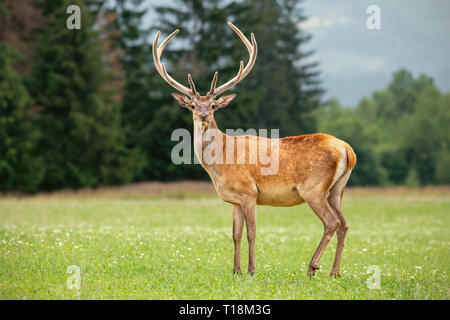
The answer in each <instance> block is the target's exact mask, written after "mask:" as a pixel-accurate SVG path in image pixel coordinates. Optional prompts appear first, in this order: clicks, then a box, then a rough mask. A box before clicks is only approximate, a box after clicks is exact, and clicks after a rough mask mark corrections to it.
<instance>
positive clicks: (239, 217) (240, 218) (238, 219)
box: [233, 204, 244, 273]
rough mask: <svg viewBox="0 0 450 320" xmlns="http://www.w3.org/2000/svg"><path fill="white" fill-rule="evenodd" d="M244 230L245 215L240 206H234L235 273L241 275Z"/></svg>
mask: <svg viewBox="0 0 450 320" xmlns="http://www.w3.org/2000/svg"><path fill="white" fill-rule="evenodd" d="M243 228H244V213H243V212H242V208H241V206H240V205H237V204H233V242H234V267H233V272H234V273H241V239H242V230H243Z"/></svg>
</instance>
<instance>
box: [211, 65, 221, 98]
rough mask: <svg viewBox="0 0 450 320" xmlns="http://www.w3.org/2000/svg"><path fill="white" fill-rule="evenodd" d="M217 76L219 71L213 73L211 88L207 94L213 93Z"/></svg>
mask: <svg viewBox="0 0 450 320" xmlns="http://www.w3.org/2000/svg"><path fill="white" fill-rule="evenodd" d="M218 76H219V73H218V72H217V71H216V72H215V73H214V78H213V80H212V82H211V90H209V94H210V95H213V94H214V90H216V84H217V77H218Z"/></svg>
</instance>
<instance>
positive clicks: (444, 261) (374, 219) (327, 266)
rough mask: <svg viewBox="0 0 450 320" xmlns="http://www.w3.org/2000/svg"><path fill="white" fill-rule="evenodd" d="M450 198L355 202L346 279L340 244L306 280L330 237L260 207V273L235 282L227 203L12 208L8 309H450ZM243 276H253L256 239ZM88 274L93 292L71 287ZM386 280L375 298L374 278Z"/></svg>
mask: <svg viewBox="0 0 450 320" xmlns="http://www.w3.org/2000/svg"><path fill="white" fill-rule="evenodd" d="M449 214H450V196H449V194H448V193H447V192H444V193H437V194H433V193H432V194H425V195H420V193H416V194H414V195H408V193H407V192H406V193H404V194H389V193H380V192H374V193H372V194H371V193H366V192H362V193H357V192H356V193H355V192H353V193H349V195H346V196H345V197H344V215H345V216H346V218H347V221H348V223H349V225H350V229H349V232H348V235H347V242H346V247H345V249H344V254H343V259H342V265H341V274H342V278H338V279H334V278H330V277H329V276H328V275H329V272H330V270H331V265H332V262H333V258H334V250H335V246H336V239H335V237H334V238H333V240H332V242H331V243H330V245H329V246H328V248H327V249H326V251H325V253H324V255H323V257H322V259H321V269H320V270H319V272H318V274H317V275H316V276H314V277H312V278H309V277H307V276H306V271H307V266H308V263H309V260H310V258H311V256H312V254H313V252H314V250H315V248H316V246H317V244H318V242H319V240H320V238H321V236H322V224H321V223H320V221H319V220H318V219H317V217H316V216H315V215H314V214H313V213H312V211H311V210H310V209H309V207H308V206H307V205H301V206H297V207H292V208H274V207H258V226H257V238H256V260H257V270H258V273H257V274H256V275H255V276H253V277H252V276H250V275H248V274H243V275H233V274H232V272H231V270H232V264H233V242H232V238H231V226H232V217H231V207H230V205H229V204H226V203H223V202H221V201H220V200H218V199H217V198H216V197H212V196H197V197H192V198H191V197H186V198H184V197H178V196H173V197H167V196H166V197H160V198H155V197H152V198H150V199H145V198H143V197H136V198H129V197H128V198H114V197H99V198H92V197H78V196H69V197H31V198H21V199H20V198H8V197H7V198H3V199H0V298H1V299H448V298H449V292H450V291H449V282H448V273H449V267H450V259H449V244H450V236H449V226H450V225H449V222H450V221H449ZM243 240H245V241H243V248H242V269H243V270H246V269H247V261H248V260H247V244H246V236H245V234H244V237H243ZM71 265H77V266H78V267H79V268H80V270H81V279H82V280H81V289H80V290H79V291H77V290H70V289H68V287H67V285H66V281H67V279H68V277H70V276H71V275H70V274H68V273H67V268H68V267H69V266H71ZM372 265H376V266H378V267H379V268H380V270H381V275H380V276H381V278H380V279H381V282H380V289H369V288H368V287H367V284H366V282H367V279H368V278H369V277H370V276H371V274H370V273H367V268H368V267H369V266H372Z"/></svg>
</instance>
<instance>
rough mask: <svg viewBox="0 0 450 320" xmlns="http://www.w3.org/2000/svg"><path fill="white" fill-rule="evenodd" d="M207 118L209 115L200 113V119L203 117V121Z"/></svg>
mask: <svg viewBox="0 0 450 320" xmlns="http://www.w3.org/2000/svg"><path fill="white" fill-rule="evenodd" d="M206 118H208V115H207V114H201V115H200V119H202V121H205V120H206Z"/></svg>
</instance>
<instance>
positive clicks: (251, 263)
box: [241, 199, 256, 275]
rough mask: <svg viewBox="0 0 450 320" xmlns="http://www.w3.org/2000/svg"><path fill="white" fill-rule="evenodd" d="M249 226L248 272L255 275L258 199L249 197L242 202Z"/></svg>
mask: <svg viewBox="0 0 450 320" xmlns="http://www.w3.org/2000/svg"><path fill="white" fill-rule="evenodd" d="M241 208H242V211H243V212H244V217H245V224H246V226H247V240H248V272H249V273H250V274H251V275H253V274H255V272H256V259H255V240H256V200H254V199H247V200H244V201H242V202H241Z"/></svg>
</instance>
